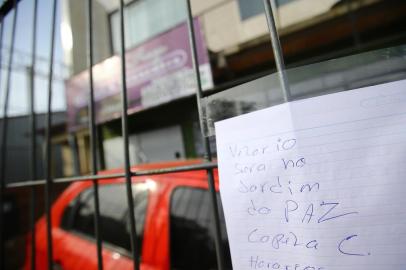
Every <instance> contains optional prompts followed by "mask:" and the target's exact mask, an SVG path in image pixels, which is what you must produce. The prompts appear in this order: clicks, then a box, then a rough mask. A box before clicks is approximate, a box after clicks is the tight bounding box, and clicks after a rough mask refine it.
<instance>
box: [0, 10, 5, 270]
mask: <svg viewBox="0 0 406 270" xmlns="http://www.w3.org/2000/svg"><path fill="white" fill-rule="evenodd" d="M0 23H1V25H0V64H1V63H2V62H1V61H2V47H3V28H4V20H3V17H2V18H1V22H0ZM0 70H1V68H0ZM1 71H2V70H1ZM0 78H1V73H0ZM0 85H1V84H0ZM1 122H2V131H1V132H2V136H3V137H4V135H3V133H4V115H3V121H1ZM0 151H1V152H2V153H3V152H4V149H3V144H2V145H1V149H0ZM4 157H5V154H2V156H1V161H0V162H2V163H3V159H4ZM1 166H2V167H1V168H0V170H2V171H3V167H4V165H3V164H2V165H1ZM1 174H4V173H1ZM4 187H5V183H4V177H3V176H1V178H0V269H4V237H3V236H4V217H3V211H4V210H3V194H4Z"/></svg>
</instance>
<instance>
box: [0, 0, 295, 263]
mask: <svg viewBox="0 0 406 270" xmlns="http://www.w3.org/2000/svg"><path fill="white" fill-rule="evenodd" d="M26 1H27V0H26ZM33 1H34V9H33V22H32V32H33V41H32V55H31V65H32V70H31V72H35V70H36V69H35V68H36V52H37V48H36V39H37V20H38V0H33ZM87 1H88V32H89V39H88V50H87V57H88V72H89V77H90V85H89V89H90V102H89V106H88V110H89V115H90V121H89V130H90V145H91V154H92V156H91V157H92V159H91V168H92V174H91V175H86V176H78V177H65V178H53V177H52V174H51V152H52V144H51V136H52V134H51V123H52V111H51V105H52V104H51V101H52V92H53V86H52V80H53V76H54V64H53V62H54V61H53V60H54V48H55V27H56V10H57V4H58V3H57V2H58V1H57V0H53V1H52V25H51V34H50V35H51V47H50V48H51V49H50V51H49V58H50V64H49V76H48V101H47V117H46V137H45V138H46V148H45V179H38V177H37V175H38V173H37V171H36V166H35V164H34V162H35V158H36V156H37V153H36V147H35V142H36V135H35V134H36V132H35V130H36V119H35V110H34V95H35V89H34V81H33V79H32V78H33V77H34V76H31V82H30V89H29V90H30V112H31V114H30V129H31V153H30V156H31V171H30V173H31V179H30V180H28V181H24V182H19V183H13V184H7V185H6V183H5V172H6V158H7V157H6V147H7V128H8V115H7V112H8V106H9V96H10V88H11V87H10V80H11V64H12V62H13V49H14V47H15V33H16V27H17V26H16V20H17V15H18V3H19V2H20V1H19V0H7V1H5V2H4V3H3V5H2V6H1V7H0V20H1V22H0V23H1V25H0V46H2V45H3V43H4V42H3V32H4V18H5V16H6V15H7V14H9V13H11V12H12V13H13V17H12V22H13V23H12V35H11V42H10V45H11V51H10V57H9V59H8V61H9V63H8V70H7V74H6V81H5V85H6V86H5V102H4V107H3V117H4V121H3V122H2V125H3V126H2V128H1V135H2V139H1V140H2V141H1V146H2V149H3V151H2V152H1V170H0V208H2V206H3V202H4V191H5V189H7V188H30V193H31V195H30V196H31V198H30V202H31V205H30V213H31V219H30V229H31V232H32V237H31V251H30V252H31V255H32V256H31V269H35V264H36V262H35V258H36V256H35V253H36V250H35V241H36V239H35V209H36V202H37V197H36V193H37V188H39V186H40V187H44V189H45V215H46V223H47V252H48V269H53V267H54V266H53V259H52V258H53V247H52V230H51V220H52V216H51V201H52V200H51V194H52V186H53V185H58V184H60V183H70V182H75V181H93V190H94V204H95V215H94V221H95V231H94V234H95V238H96V242H97V259H98V268H99V269H103V261H102V241H101V237H100V232H99V227H100V226H99V224H100V220H99V219H100V209H99V196H98V180H101V179H107V178H109V179H111V178H120V177H125V179H126V192H127V203H128V206H129V208H128V209H129V211H130V212H129V223H130V225H131V226H130V235H131V250H132V258H133V262H134V269H140V262H139V260H136V259H135V258H139V256H138V254H139V249H138V247H137V241H136V237H135V236H136V231H135V230H136V227H135V217H134V207H133V206H134V201H133V194H132V193H133V192H132V189H131V177H133V176H141V175H153V174H162V173H174V172H181V171H191V170H206V171H207V181H208V185H209V191H210V195H211V197H210V199H211V206H212V209H213V214H214V217H213V220H214V224H213V226H214V228H215V229H214V232H215V233H214V240H215V247H216V257H217V265H218V269H224V267H223V265H224V262H223V258H224V257H223V255H222V250H221V232H220V219H219V210H218V205H217V200H216V191H215V186H214V175H213V169H214V168H216V166H217V165H216V163H215V162H213V161H212V154H211V149H210V144H209V140H208V137H206V136H205V133H204V128H205V125H206V123H205V119H204V117H203V112H202V111H203V108H202V102H201V101H202V99H203V98H205V97H207V96H209V95H211V94H213V93H215V92H216V93H217V92H218V91H221V89H218V91H211V92H203V91H202V86H201V80H200V73H199V69H198V63H197V50H196V40H195V33H194V28H193V24H192V22H193V18H192V12H191V4H190V0H185V1H186V3H187V15H188V16H187V25H188V30H189V40H190V45H191V50H192V52H191V53H192V58H193V67H194V72H195V81H196V85H197V92H196V100H197V104H198V110H199V122H200V130H201V133H202V138H203V145H204V151H205V156H204V160H205V163H203V164H199V165H191V166H182V167H175V168H168V169H159V170H148V171H131V169H130V157H129V147H128V144H129V135H128V133H129V132H128V115H127V92H126V74H125V70H126V66H125V46H124V28H125V25H124V1H123V0H120V9H119V14H120V49H121V52H120V54H121V107H122V108H121V109H122V116H121V120H122V134H123V138H124V140H123V141H124V149H125V150H124V156H123V159H124V164H125V166H124V173H123V174H113V175H112V174H110V175H99V174H98V169H97V168H98V166H97V165H98V164H97V142H96V139H95V137H96V124H95V108H94V104H95V102H94V92H93V71H92V67H93V64H94V62H93V20H92V17H93V14H92V0H87ZM263 3H264V9H265V14H266V18H267V23H268V29H269V34H270V37H271V41H272V46H273V52H274V57H275V62H276V67H277V71H278V74H279V78H280V82H281V86H282V89H283V93H284V101H288V100H289V96H290V95H289V86H288V85H289V84H288V81H287V79H286V76H285V74H284V70H285V67H284V61H283V55H282V52H281V48H280V43H279V37H278V33H277V30H276V26H275V20H274V17H273V13H272V7H271V3H270V1H269V0H264V1H263ZM0 52H1V47H0ZM0 62H1V55H0ZM241 83H242V82H241ZM0 213H2V214H3V211H0ZM6 222H7V221H6V220H5V219H4V218H3V217H0V243H1V244H0V268H1V269H4V265H5V263H4V261H5V256H4V253H5V250H4V228H5V226H4V224H5V223H6Z"/></svg>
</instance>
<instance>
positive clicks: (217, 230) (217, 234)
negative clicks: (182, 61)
mask: <svg viewBox="0 0 406 270" xmlns="http://www.w3.org/2000/svg"><path fill="white" fill-rule="evenodd" d="M186 5H187V25H188V31H189V43H190V47H191V53H192V61H193V69H194V71H195V75H196V85H197V90H196V100H197V109H198V112H199V123H200V131H201V133H202V138H203V146H204V150H205V156H204V159H205V160H206V161H208V162H210V161H212V157H211V149H210V142H209V138H208V137H206V136H205V134H204V133H205V132H204V127H205V125H204V120H203V111H202V104H201V99H202V98H203V90H202V83H201V79H200V72H199V63H198V58H197V49H196V39H195V31H194V26H193V15H192V7H191V4H190V0H186ZM207 181H208V185H209V192H210V201H211V203H212V210H213V218H214V224H213V226H214V244H215V247H216V258H217V267H218V269H220V270H222V269H224V259H223V258H224V256H223V249H222V243H221V227H220V214H219V210H218V209H219V208H218V203H217V196H216V190H215V185H214V174H213V170H212V169H208V170H207Z"/></svg>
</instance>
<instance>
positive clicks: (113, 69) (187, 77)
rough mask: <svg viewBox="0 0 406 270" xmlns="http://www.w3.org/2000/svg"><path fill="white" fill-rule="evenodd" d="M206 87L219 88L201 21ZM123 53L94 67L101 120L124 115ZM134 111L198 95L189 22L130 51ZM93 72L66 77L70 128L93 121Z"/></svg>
mask: <svg viewBox="0 0 406 270" xmlns="http://www.w3.org/2000/svg"><path fill="white" fill-rule="evenodd" d="M194 25H195V30H196V44H197V53H198V60H199V69H200V75H201V80H202V87H203V89H209V88H211V87H212V86H213V80H212V74H211V69H210V63H209V58H208V54H207V49H206V46H205V43H204V40H203V36H202V32H201V29H200V24H199V21H198V20H197V19H196V20H195V22H194ZM120 61H121V59H120V57H119V56H117V55H116V56H113V57H111V58H108V59H106V60H104V61H103V62H101V63H99V64H97V65H95V66H94V67H93V79H94V94H95V111H96V122H97V123H103V122H106V121H109V120H112V119H115V118H118V117H120V116H121V79H120V78H121V69H120ZM126 75H127V95H128V113H129V114H131V113H134V112H136V111H139V110H142V109H144V108H148V107H153V106H157V105H160V104H163V103H166V102H169V101H172V100H175V99H178V98H181V97H185V96H189V95H192V94H194V93H195V91H196V84H195V76H194V71H193V66H192V59H191V50H190V46H189V37H188V30H187V25H186V24H185V23H184V24H182V25H180V26H178V27H176V28H173V29H171V30H169V31H167V32H165V33H162V34H160V35H158V36H156V37H154V38H152V39H150V40H148V41H146V42H144V43H142V44H140V45H138V46H137V47H135V48H133V49H130V50H128V51H127V52H126ZM89 93H90V91H89V72H88V71H83V72H81V73H80V74H78V75H76V76H73V77H72V78H70V79H69V80H67V81H66V97H67V98H66V99H67V107H68V109H67V110H68V126H69V130H71V131H73V130H77V129H79V128H82V127H84V126H85V125H86V124H87V123H88V107H87V106H88V102H89Z"/></svg>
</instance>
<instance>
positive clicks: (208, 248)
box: [25, 162, 231, 270]
mask: <svg viewBox="0 0 406 270" xmlns="http://www.w3.org/2000/svg"><path fill="white" fill-rule="evenodd" d="M194 163H196V162H194ZM190 164H192V162H173V163H162V164H152V165H143V166H137V167H134V168H132V169H133V170H147V169H156V168H164V167H173V166H182V165H190ZM118 172H120V171H119V170H114V171H108V172H105V173H118ZM132 181H133V194H134V205H135V206H134V208H135V209H134V210H135V211H134V212H135V219H136V231H137V240H138V243H139V246H140V248H141V251H140V254H141V255H140V258H139V260H140V264H141V269H142V270H167V269H179V270H182V269H185V270H186V269H187V270H191V269H197V270H199V269H202V270H203V269H204V270H207V269H216V256H215V248H214V240H213V229H212V211H211V203H210V200H209V191H208V190H207V176H206V172H205V171H191V172H181V173H171V174H162V175H154V176H142V177H133V179H132ZM215 181H216V189H217V190H218V177H217V171H215ZM125 192H126V191H125V186H124V179H123V178H122V179H108V180H100V181H99V198H100V219H101V224H100V226H101V227H100V233H101V237H102V239H103V263H104V269H132V258H131V252H130V251H131V248H130V233H129V223H128V221H127V220H128V219H127V217H128V207H127V197H126V193H125ZM218 199H219V196H218ZM220 212H221V216H223V213H222V211H220ZM93 213H94V200H93V188H92V182H91V181H85V182H76V183H73V184H71V185H70V186H69V187H68V188H67V189H66V190H65V191H64V192H63V194H62V195H61V196H60V197H59V198H58V199H57V201H56V202H55V203H54V205H53V206H52V235H53V247H54V263H55V265H56V266H57V267H58V268H59V269H97V256H96V243H95V237H94V217H93ZM222 227H223V228H222V236H223V237H222V238H223V239H222V240H223V249H224V253H225V254H226V257H227V258H226V259H225V261H226V264H227V267H226V268H227V269H231V261H230V254H229V250H228V242H227V239H226V231H225V226H224V218H222ZM36 236H37V243H36V248H37V258H36V262H37V269H46V268H47V247H46V246H47V245H46V224H45V218H41V219H40V220H39V221H38V223H37V229H36ZM28 243H30V241H28ZM27 250H30V246H29V244H28V246H27ZM27 254H29V252H28V253H27ZM29 262H30V256H29V255H28V256H27V259H26V264H25V269H29V265H30V263H29Z"/></svg>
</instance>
